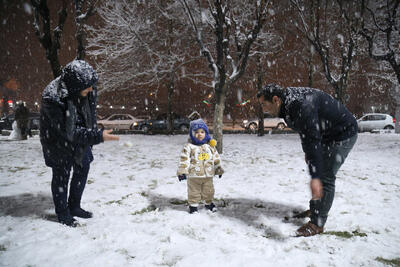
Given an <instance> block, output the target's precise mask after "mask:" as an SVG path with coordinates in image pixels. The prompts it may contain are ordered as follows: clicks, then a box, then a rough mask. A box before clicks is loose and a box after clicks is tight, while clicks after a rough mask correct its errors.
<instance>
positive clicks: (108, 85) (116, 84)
mask: <svg viewBox="0 0 400 267" xmlns="http://www.w3.org/2000/svg"><path fill="white" fill-rule="evenodd" d="M98 14H99V16H100V17H101V18H102V20H103V21H102V25H101V26H99V27H98V28H94V27H88V30H89V38H88V43H89V46H88V48H89V49H90V50H89V51H88V53H89V54H91V55H94V56H96V57H97V69H98V70H99V72H100V74H101V76H102V80H103V83H102V87H101V88H100V90H99V93H100V94H101V93H103V92H106V91H111V90H132V89H133V87H136V88H138V87H140V86H156V87H158V88H162V89H165V90H167V97H168V100H167V116H168V118H167V121H168V132H172V130H173V128H172V126H173V125H172V109H173V108H172V104H171V103H172V97H173V93H174V91H175V84H176V82H177V81H178V80H180V79H193V80H196V81H199V79H198V78H199V77H201V76H203V73H201V72H199V71H198V70H197V69H194V68H193V71H192V69H191V68H189V67H187V65H189V66H190V64H192V63H194V62H195V61H196V60H198V58H199V56H198V55H196V54H195V51H194V50H193V49H190V44H191V43H193V41H194V40H193V39H191V35H189V34H188V33H187V31H188V29H189V27H188V25H187V20H186V18H185V16H183V15H184V13H182V9H181V8H179V6H178V7H177V3H175V1H162V0H158V1H147V2H146V1H144V2H140V1H134V2H132V1H125V0H118V1H114V0H108V1H104V2H103V3H102V5H101V6H100V7H99V9H98ZM182 130H183V129H182Z"/></svg>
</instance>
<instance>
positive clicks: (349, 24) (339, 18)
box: [291, 0, 362, 103]
mask: <svg viewBox="0 0 400 267" xmlns="http://www.w3.org/2000/svg"><path fill="white" fill-rule="evenodd" d="M291 3H292V5H293V6H294V7H295V8H296V10H297V13H298V15H299V22H298V23H297V28H298V29H299V30H300V32H301V33H302V34H303V35H304V36H305V37H306V38H307V40H308V41H309V42H310V43H311V44H312V45H313V47H314V48H315V50H316V51H317V53H318V54H319V56H320V59H321V62H322V65H323V69H324V74H325V77H326V79H327V81H328V82H329V84H330V85H331V86H332V87H333V88H334V90H335V97H336V98H337V99H338V100H339V101H341V102H343V103H345V102H347V100H348V97H347V85H348V80H349V75H350V73H351V68H352V65H353V58H354V56H355V54H356V51H357V49H358V42H359V37H360V35H359V32H360V28H361V24H362V17H361V5H360V4H359V3H358V2H353V1H344V0H335V1H329V0H311V1H302V0H291ZM308 4H309V5H308Z"/></svg>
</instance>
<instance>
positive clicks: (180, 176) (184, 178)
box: [178, 174, 186, 182]
mask: <svg viewBox="0 0 400 267" xmlns="http://www.w3.org/2000/svg"><path fill="white" fill-rule="evenodd" d="M178 179H179V182H180V181H183V180H186V174H181V175H178Z"/></svg>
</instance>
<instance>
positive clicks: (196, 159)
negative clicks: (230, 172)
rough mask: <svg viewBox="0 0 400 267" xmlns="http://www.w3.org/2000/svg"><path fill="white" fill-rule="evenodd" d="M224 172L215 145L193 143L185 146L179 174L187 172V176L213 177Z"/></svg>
mask: <svg viewBox="0 0 400 267" xmlns="http://www.w3.org/2000/svg"><path fill="white" fill-rule="evenodd" d="M223 173H224V170H223V169H222V166H221V158H220V156H219V154H218V151H217V149H216V148H215V147H212V146H210V145H209V144H204V145H200V146H198V145H193V144H191V143H187V144H186V145H185V146H184V147H183V149H182V152H181V156H180V162H179V166H178V171H177V175H181V174H186V176H187V178H210V177H211V178H212V177H214V175H222V174H223Z"/></svg>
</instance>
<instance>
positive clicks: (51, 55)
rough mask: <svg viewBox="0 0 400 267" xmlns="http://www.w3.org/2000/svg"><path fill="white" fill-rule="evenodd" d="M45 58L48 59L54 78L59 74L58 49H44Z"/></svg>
mask: <svg viewBox="0 0 400 267" xmlns="http://www.w3.org/2000/svg"><path fill="white" fill-rule="evenodd" d="M46 54H47V59H48V60H49V63H50V66H51V71H52V72H53V76H54V78H57V77H58V76H60V75H61V65H60V61H59V60H58V50H48V51H46Z"/></svg>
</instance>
